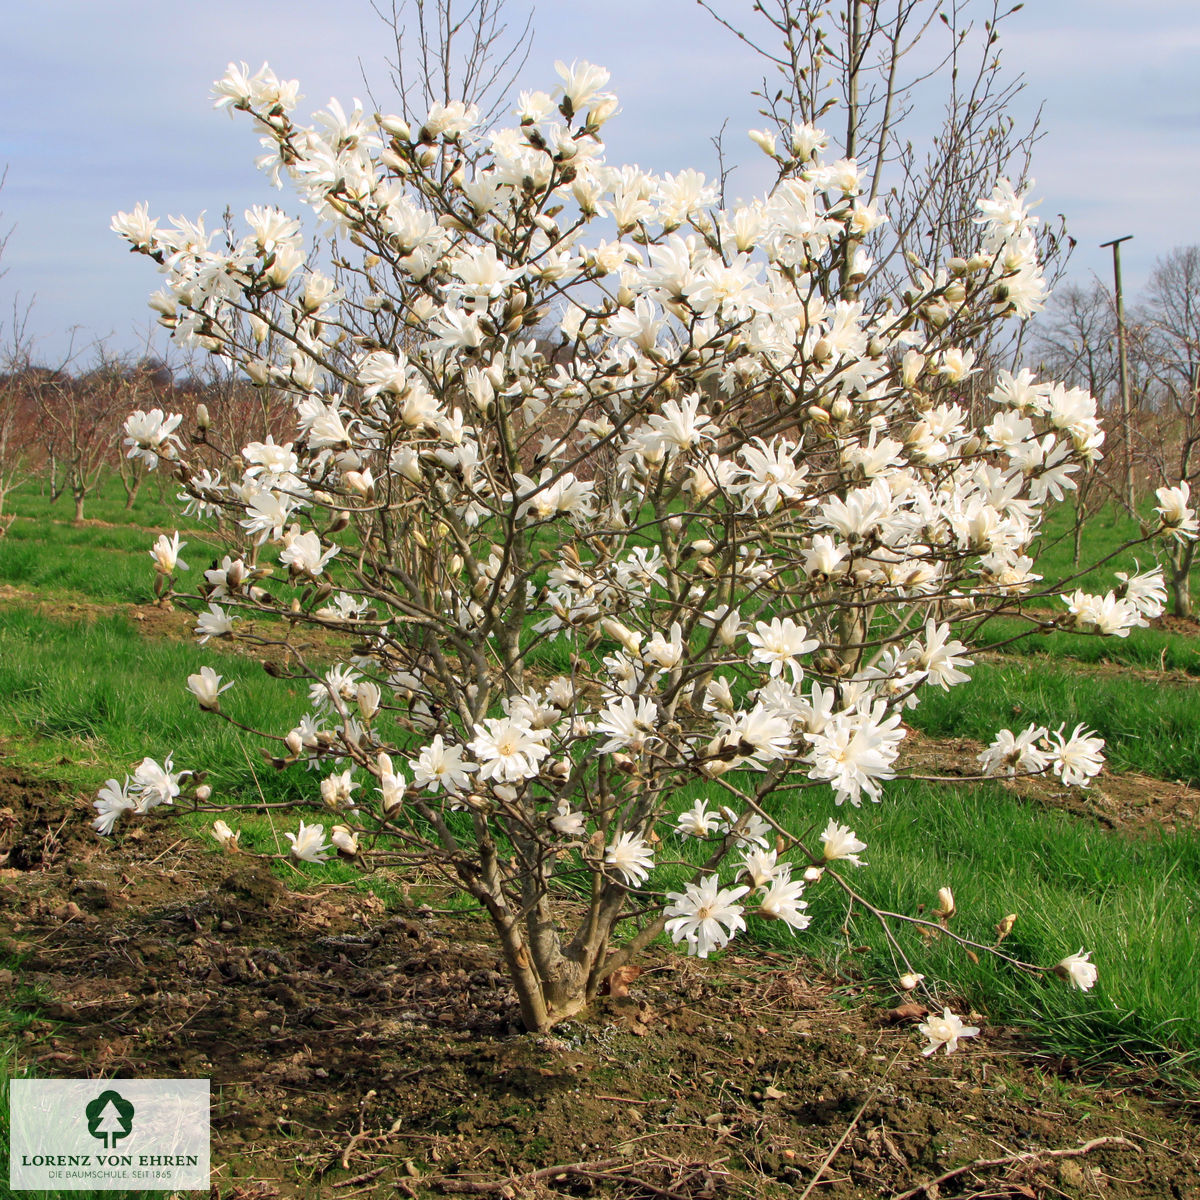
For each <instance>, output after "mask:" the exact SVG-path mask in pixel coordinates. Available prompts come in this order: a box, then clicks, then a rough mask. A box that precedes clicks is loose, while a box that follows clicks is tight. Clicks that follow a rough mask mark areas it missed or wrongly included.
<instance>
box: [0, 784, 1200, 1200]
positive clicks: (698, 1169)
mask: <svg viewBox="0 0 1200 1200" xmlns="http://www.w3.org/2000/svg"><path fill="white" fill-rule="evenodd" d="M87 819H88V809H87V802H86V800H84V799H83V798H82V797H77V798H74V799H71V798H69V797H67V796H65V795H64V794H63V792H62V789H60V788H58V787H57V786H56V785H54V784H53V783H49V782H38V781H33V780H30V779H27V778H24V777H23V776H21V775H20V774H18V773H16V772H14V771H12V770H9V769H4V768H0V858H3V860H4V862H3V866H2V867H0V955H2V956H3V960H4V961H6V962H7V963H8V964H9V965H8V966H7V967H5V968H3V969H0V995H2V994H3V993H4V992H8V993H10V1013H11V1015H10V1025H9V1028H8V1030H3V1029H2V1028H0V1034H3V1035H5V1036H6V1037H11V1038H14V1039H15V1041H16V1045H17V1054H18V1058H19V1061H20V1063H21V1064H22V1065H24V1066H26V1067H28V1068H29V1069H31V1070H32V1071H34V1072H35V1073H38V1074H41V1075H46V1076H63V1077H71V1076H90V1075H97V1076H99V1075H113V1076H118V1075H122V1074H130V1075H145V1076H154V1075H160V1076H194V1077H207V1078H210V1079H211V1080H212V1083H213V1095H214V1125H213V1148H212V1149H213V1160H212V1161H213V1164H214V1172H213V1190H212V1196H213V1200H221V1198H227V1200H251V1198H258V1200H267V1198H269V1197H275V1196H333V1197H341V1196H345V1197H350V1196H362V1195H370V1194H376V1195H378V1196H380V1197H383V1196H390V1195H392V1194H395V1193H397V1192H398V1193H400V1194H401V1195H404V1196H407V1197H426V1196H445V1195H495V1196H504V1197H557V1196H597V1197H614V1198H617V1197H620V1198H629V1200H633V1198H635V1197H636V1198H651V1197H666V1198H668V1200H704V1198H709V1197H712V1198H717V1197H774V1196H793V1195H796V1196H801V1195H805V1194H806V1193H805V1191H804V1189H805V1188H806V1187H808V1185H809V1184H810V1183H812V1182H813V1181H814V1179H815V1178H816V1176H817V1175H818V1172H820V1180H819V1182H818V1183H817V1184H816V1186H815V1187H814V1189H813V1191H812V1193H811V1194H812V1195H814V1196H820V1197H836V1198H838V1200H849V1198H851V1197H862V1198H867V1197H871V1198H874V1197H885V1196H886V1197H897V1198H898V1197H901V1196H905V1197H912V1198H915V1197H916V1196H922V1197H926V1198H928V1200H939V1198H940V1200H949V1198H950V1197H963V1198H965V1197H978V1198H982V1197H1013V1198H1015V1197H1034V1198H1040V1197H1046V1198H1049V1197H1063V1196H1067V1197H1113V1198H1118V1200H1134V1198H1143V1197H1144V1198H1146V1200H1151V1198H1153V1200H1159V1198H1167V1197H1172V1198H1178V1200H1184V1198H1187V1197H1195V1196H1198V1195H1200V1129H1198V1128H1197V1116H1198V1115H1200V1107H1198V1106H1197V1104H1196V1102H1195V1100H1194V1099H1191V1100H1189V1099H1188V1098H1186V1097H1179V1096H1171V1095H1168V1094H1164V1093H1163V1092H1162V1091H1161V1090H1156V1089H1154V1088H1153V1087H1150V1086H1141V1087H1139V1086H1138V1084H1137V1081H1136V1080H1135V1079H1132V1078H1131V1077H1129V1076H1127V1075H1126V1076H1121V1077H1120V1078H1118V1077H1116V1076H1113V1077H1110V1078H1097V1077H1095V1076H1092V1077H1089V1078H1081V1077H1079V1076H1078V1073H1077V1072H1076V1070H1075V1069H1074V1067H1073V1064H1071V1063H1069V1062H1063V1061H1054V1060H1050V1059H1047V1058H1046V1057H1045V1056H1041V1055H1039V1054H1038V1053H1037V1049H1036V1047H1035V1046H1032V1045H1030V1044H1028V1043H1027V1042H1023V1041H1022V1040H1020V1039H1019V1038H1018V1037H1017V1036H1016V1035H1015V1034H1014V1033H1013V1032H1012V1031H1010V1030H1007V1029H1004V1028H999V1027H996V1026H990V1025H988V1023H987V1022H986V1020H984V1019H983V1018H979V1019H977V1020H976V1021H975V1023H976V1024H980V1025H983V1026H984V1031H983V1034H982V1036H981V1037H979V1038H978V1039H976V1040H975V1041H973V1042H971V1043H970V1044H969V1045H965V1047H964V1049H963V1050H962V1051H961V1052H960V1053H958V1054H955V1055H954V1056H951V1057H947V1056H943V1055H938V1056H937V1057H935V1058H933V1059H928V1060H926V1059H923V1058H921V1057H920V1055H919V1048H920V1045H921V1039H920V1038H919V1036H918V1035H917V1033H916V1031H915V1029H914V1028H913V1026H914V1025H915V1023H916V1022H917V1021H918V1020H919V1019H920V1015H919V1013H916V1012H909V1013H905V1012H904V1011H902V1010H901V1011H896V1010H889V1007H888V1006H889V1005H890V1004H893V1003H895V1001H894V999H893V998H884V997H878V996H876V997H874V998H872V997H870V996H863V995H858V994H856V992H857V989H856V988H855V987H854V986H853V985H850V986H847V985H845V984H841V985H835V984H834V983H833V982H831V981H830V980H828V979H825V978H822V977H821V976H820V974H819V973H817V972H816V971H815V969H813V968H811V967H810V966H809V965H808V964H806V963H805V962H804V961H803V960H796V959H794V958H792V957H790V956H782V955H772V954H769V953H759V954H753V955H745V956H743V955H733V954H726V955H724V956H723V957H721V958H719V959H718V960H716V961H714V962H710V963H696V962H694V961H691V960H688V959H685V958H682V957H679V956H677V955H674V954H672V953H670V952H667V951H663V952H659V953H657V954H651V955H650V956H649V957H648V959H647V960H646V966H645V969H644V970H643V972H642V973H641V975H640V976H639V977H637V978H635V979H631V980H627V981H625V983H624V984H622V985H619V986H618V987H617V988H616V989H614V990H615V991H616V992H617V993H618V994H615V995H610V996H607V997H605V998H603V1000H602V1001H601V1002H600V1003H599V1004H598V1005H597V1007H596V1009H595V1011H593V1012H592V1013H590V1014H589V1015H588V1016H587V1017H586V1018H585V1019H582V1020H578V1021H572V1022H569V1023H566V1024H563V1025H561V1026H559V1027H558V1028H557V1029H556V1030H555V1031H554V1033H553V1035H552V1036H548V1037H536V1036H530V1035H527V1034H524V1033H522V1032H520V1030H519V1029H518V1026H517V1009H516V1005H515V1000H514V997H513V995H512V994H511V992H510V991H509V989H508V988H507V986H506V984H505V981H504V977H503V976H502V974H501V973H500V970H499V966H500V962H499V956H498V954H497V952H496V950H495V948H494V947H493V946H492V944H491V943H490V942H489V941H488V939H487V932H486V929H485V927H484V925H483V923H482V922H481V921H480V920H479V919H478V918H477V917H475V916H473V915H470V914H467V915H463V914H454V913H451V912H449V911H446V910H435V909H433V908H430V907H429V906H428V905H419V904H415V903H408V904H405V905H404V906H403V907H402V908H399V909H397V910H389V909H387V908H386V907H385V906H384V904H383V903H382V902H381V901H380V900H379V899H378V898H377V897H375V896H373V895H371V894H369V893H366V892H363V891H358V890H354V889H351V888H348V887H343V888H325V889H321V890H318V891H316V892H304V893H301V892H296V891H292V890H291V889H290V886H289V883H290V881H283V880H281V879H279V878H276V877H275V876H273V875H271V874H269V873H267V872H266V871H264V870H262V869H261V868H260V867H258V866H256V865H255V864H253V863H252V862H250V861H249V860H247V859H243V858H239V856H237V855H224V854H221V853H218V852H211V853H204V852H200V851H198V850H197V848H196V847H195V846H194V845H193V844H191V842H190V841H189V840H187V839H184V840H181V839H180V838H179V837H177V836H176V835H177V833H178V827H176V826H173V825H172V824H171V823H170V820H169V818H168V819H167V820H165V821H163V822H161V823H157V824H155V823H149V822H148V823H147V824H145V825H144V826H142V827H140V828H135V829H134V830H133V831H132V832H130V833H127V834H125V835H124V837H123V838H122V839H121V840H117V841H115V842H102V841H101V840H100V839H99V838H98V837H96V835H95V834H93V832H92V831H91V830H90V829H89V828H88V826H87ZM295 883H296V886H299V883H300V877H299V876H296V879H295ZM822 1168H823V1169H822ZM959 1168H962V1169H961V1170H959ZM947 1173H952V1174H950V1175H949V1177H945V1176H947ZM939 1179H940V1182H935V1181H939ZM914 1189H916V1190H914Z"/></svg>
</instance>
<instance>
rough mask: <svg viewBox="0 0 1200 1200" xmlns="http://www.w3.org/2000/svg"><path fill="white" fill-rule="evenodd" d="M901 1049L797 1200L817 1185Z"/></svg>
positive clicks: (872, 1098)
mask: <svg viewBox="0 0 1200 1200" xmlns="http://www.w3.org/2000/svg"><path fill="white" fill-rule="evenodd" d="M903 1049H904V1048H903V1047H901V1048H900V1049H899V1050H897V1051H896V1053H895V1054H893V1055H892V1061H891V1062H890V1063H888V1065H887V1067H886V1068H885V1069H884V1072H883V1074H882V1075H880V1077H879V1078H878V1079H877V1080H876V1081H875V1086H874V1087H873V1088H872V1089H871V1091H870V1092H869V1093H868V1095H867V1098H866V1099H865V1100H864V1101H863V1102H862V1103H861V1104H860V1105H859V1106H858V1111H857V1112H856V1113H855V1114H854V1116H853V1117H851V1118H850V1124H849V1125H847V1126H846V1131H845V1132H844V1133H843V1134H842V1136H841V1137H840V1138H838V1140H837V1141H836V1142H834V1144H833V1149H832V1150H830V1151H829V1153H828V1154H827V1155H825V1161H824V1162H823V1163H822V1164H821V1165H820V1166H819V1167H818V1168H817V1169H816V1171H814V1172H813V1177H812V1178H811V1179H810V1180H809V1181H808V1187H806V1188H805V1189H804V1191H802V1192H801V1193H800V1196H799V1200H808V1197H809V1196H810V1195H811V1194H812V1190H813V1188H815V1187H816V1186H817V1184H818V1182H820V1179H821V1176H822V1175H824V1174H825V1168H826V1167H828V1166H829V1164H830V1163H831V1162H833V1160H834V1159H835V1158H836V1157H837V1154H838V1151H839V1150H840V1149H841V1148H842V1147H843V1146H844V1145H845V1144H846V1139H847V1138H848V1137H849V1136H850V1135H851V1134H852V1133H853V1132H854V1127H855V1126H856V1125H857V1124H858V1121H859V1118H860V1117H861V1116H862V1115H863V1113H865V1112H866V1111H867V1105H868V1104H870V1103H871V1101H872V1100H874V1099H875V1097H876V1096H877V1095H878V1094H879V1089H880V1088H881V1087H883V1084H884V1081H885V1080H886V1079H887V1077H888V1075H890V1074H891V1070H892V1068H893V1067H894V1066H895V1065H896V1060H897V1059H898V1058H899V1057H900V1055H901V1053H903Z"/></svg>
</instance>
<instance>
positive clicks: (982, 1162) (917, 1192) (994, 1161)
mask: <svg viewBox="0 0 1200 1200" xmlns="http://www.w3.org/2000/svg"><path fill="white" fill-rule="evenodd" d="M1098 1146H1129V1147H1130V1148H1131V1149H1133V1150H1136V1149H1137V1145H1136V1144H1135V1143H1134V1142H1131V1141H1130V1140H1129V1139H1128V1138H1125V1137H1098V1138H1092V1140H1091V1141H1090V1142H1084V1143H1083V1145H1082V1146H1076V1147H1074V1148H1073V1149H1069V1150H1026V1151H1025V1152H1024V1153H1022V1154H1006V1155H1005V1156H1004V1157H1003V1158H977V1159H976V1160H975V1161H974V1162H969V1163H967V1164H966V1165H965V1166H962V1167H955V1168H954V1170H953V1171H946V1172H944V1173H943V1174H941V1175H939V1176H938V1177H937V1178H936V1179H927V1180H926V1181H925V1182H924V1183H919V1184H917V1186H916V1187H915V1188H909V1190H908V1191H907V1192H903V1193H902V1194H901V1195H899V1196H894V1197H893V1198H892V1200H916V1197H917V1196H927V1195H928V1194H929V1189H930V1188H937V1187H941V1185H942V1184H943V1183H946V1182H947V1181H948V1180H951V1179H955V1178H957V1177H958V1176H959V1175H965V1174H967V1172H968V1171H978V1170H982V1169H984V1168H987V1167H1008V1166H1016V1165H1017V1164H1018V1163H1029V1162H1037V1161H1038V1159H1040V1158H1080V1157H1082V1156H1083V1155H1085V1154H1088V1153H1090V1152H1091V1151H1092V1150H1095V1149H1096V1148H1097V1147H1098ZM804 1195H805V1196H806V1195H808V1193H807V1192H805V1194H804ZM800 1200H804V1197H803V1196H801V1197H800Z"/></svg>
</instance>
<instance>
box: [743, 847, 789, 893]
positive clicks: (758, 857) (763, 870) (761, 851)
mask: <svg viewBox="0 0 1200 1200" xmlns="http://www.w3.org/2000/svg"><path fill="white" fill-rule="evenodd" d="M778 858H779V855H778V852H777V851H775V850H768V849H766V848H765V847H763V846H755V847H754V848H753V849H751V850H747V851H746V853H745V854H744V855H743V856H742V865H741V866H740V867H739V868H738V872H737V876H736V878H738V879H741V878H743V877H745V878H746V879H749V880H750V885H751V887H753V888H755V889H756V890H757V889H758V888H767V887H770V886H771V884H773V883H774V882H775V881H776V880H777V879H779V878H780V876H783V875H786V874H787V872H788V865H787V864H786V863H781V862H779V861H778Z"/></svg>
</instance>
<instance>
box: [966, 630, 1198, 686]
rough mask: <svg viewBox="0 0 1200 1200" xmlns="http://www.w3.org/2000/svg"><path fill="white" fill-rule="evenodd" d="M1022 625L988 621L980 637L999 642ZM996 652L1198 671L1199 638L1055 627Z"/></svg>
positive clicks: (1019, 631)
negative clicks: (1108, 634) (1096, 633)
mask: <svg viewBox="0 0 1200 1200" xmlns="http://www.w3.org/2000/svg"><path fill="white" fill-rule="evenodd" d="M1026 628H1027V625H1025V623H1023V622H1021V621H1016V620H995V621H989V622H988V623H987V625H986V626H985V628H984V637H985V638H986V639H987V641H988V642H1000V641H1003V640H1004V639H1006V638H1009V637H1012V636H1014V635H1016V634H1018V633H1021V632H1023V631H1024V630H1025V629H1026ZM1000 652H1001V653H1004V654H1009V655H1014V656H1019V657H1026V658H1028V657H1032V656H1044V657H1045V659H1046V660H1047V661H1050V660H1055V659H1069V660H1071V661H1072V662H1079V663H1090V664H1096V663H1119V664H1121V665H1123V666H1129V667H1136V668H1138V669H1139V670H1143V671H1182V672H1184V673H1186V674H1188V675H1200V638H1197V637H1187V636H1185V635H1183V634H1179V633H1169V632H1167V631H1166V630H1163V629H1133V630H1131V631H1130V633H1129V636H1128V637H1123V638H1118V637H1097V636H1093V635H1089V634H1082V633H1062V632H1057V631H1056V632H1054V633H1036V634H1033V635H1031V636H1029V637H1024V638H1022V639H1021V640H1020V641H1019V642H1012V643H1011V644H1009V645H1007V646H1004V647H1002V648H1001V650H1000Z"/></svg>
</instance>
